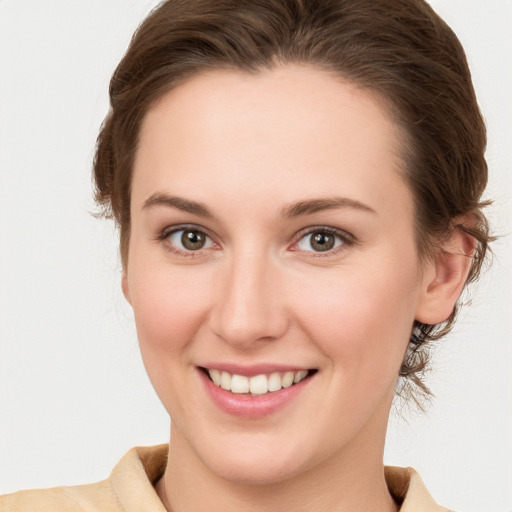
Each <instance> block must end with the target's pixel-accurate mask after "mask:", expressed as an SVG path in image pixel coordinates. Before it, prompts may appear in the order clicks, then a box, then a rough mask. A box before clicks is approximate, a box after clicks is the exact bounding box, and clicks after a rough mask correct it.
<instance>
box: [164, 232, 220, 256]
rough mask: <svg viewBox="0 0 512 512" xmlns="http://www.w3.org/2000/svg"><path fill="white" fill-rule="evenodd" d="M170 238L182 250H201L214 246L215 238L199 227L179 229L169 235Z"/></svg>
mask: <svg viewBox="0 0 512 512" xmlns="http://www.w3.org/2000/svg"><path fill="white" fill-rule="evenodd" d="M168 240H169V242H170V244H171V245H173V246H174V247H176V248H177V249H178V250H180V251H199V250H201V249H209V248H210V247H212V246H213V240H212V239H211V238H210V237H209V236H208V235H207V234H205V233H203V232H202V231H199V230H198V229H190V228H189V229H178V230H177V231H173V232H172V233H171V234H170V235H169V236H168Z"/></svg>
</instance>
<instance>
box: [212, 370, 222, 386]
mask: <svg viewBox="0 0 512 512" xmlns="http://www.w3.org/2000/svg"><path fill="white" fill-rule="evenodd" d="M210 377H211V379H212V380H213V382H214V383H215V385H216V386H220V372H219V370H210Z"/></svg>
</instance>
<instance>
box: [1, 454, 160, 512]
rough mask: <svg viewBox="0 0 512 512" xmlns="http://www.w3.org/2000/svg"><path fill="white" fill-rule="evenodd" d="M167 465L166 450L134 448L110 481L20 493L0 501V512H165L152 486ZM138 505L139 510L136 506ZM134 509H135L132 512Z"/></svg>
mask: <svg viewBox="0 0 512 512" xmlns="http://www.w3.org/2000/svg"><path fill="white" fill-rule="evenodd" d="M166 461H167V446H166V445H160V446H154V447H144V448H133V449H132V450H130V451H129V452H128V453H127V454H126V455H125V456H124V457H123V458H122V459H121V461H120V462H119V463H118V464H117V465H116V466H115V468H114V469H113V470H112V473H111V474H110V476H109V478H107V479H106V480H103V481H101V482H98V483H94V484H88V485H77V486H69V487H54V488H51V489H35V490H28V491H19V492H16V493H13V494H6V495H4V496H1V497H0V510H1V511H2V512H28V511H30V512H33V511H37V512H85V511H87V512H93V511H94V512H96V511H97V512H103V511H109V512H124V511H125V510H127V508H126V507H125V504H129V506H130V509H132V510H136V509H138V510H143V509H146V507H148V506H149V508H148V510H154V511H155V512H158V511H161V510H165V509H163V505H162V503H161V502H160V500H159V498H158V496H157V494H156V492H155V490H154V488H153V484H154V483H155V482H156V480H158V478H160V476H161V474H162V473H163V470H164V469H165V464H166ZM137 504H139V505H140V506H137ZM133 505H135V506H136V507H137V508H136V509H133V508H132V507H133Z"/></svg>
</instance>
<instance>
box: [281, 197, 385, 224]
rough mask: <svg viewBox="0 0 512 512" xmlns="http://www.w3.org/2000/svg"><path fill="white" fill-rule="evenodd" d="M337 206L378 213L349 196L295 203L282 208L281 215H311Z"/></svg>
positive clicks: (288, 216)
mask: <svg viewBox="0 0 512 512" xmlns="http://www.w3.org/2000/svg"><path fill="white" fill-rule="evenodd" d="M336 208H354V209H356V210H360V211H363V212H368V213H374V214H377V212H376V211H375V210H374V209H373V208H371V207H370V206H368V205H366V204H364V203H361V202H360V201H357V200H355V199H350V198H348V197H326V198H319V199H309V200H305V201H299V202H298V203H294V204H292V205H290V206H287V207H286V208H285V209H284V210H282V212H281V216H282V217H283V218H284V219H289V218H292V217H299V216H301V215H311V214H313V213H317V212H320V211H323V210H334V209H336Z"/></svg>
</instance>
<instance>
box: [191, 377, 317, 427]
mask: <svg viewBox="0 0 512 512" xmlns="http://www.w3.org/2000/svg"><path fill="white" fill-rule="evenodd" d="M199 374H200V376H201V379H202V381H203V383H204V385H205V387H206V390H207V392H208V394H209V395H210V397H211V399H212V400H213V402H214V403H215V404H216V405H217V406H218V407H219V408H220V409H221V410H222V411H224V412H227V413H228V414H231V415H233V416H238V417H241V418H248V419H257V418H263V417H264V416H268V415H269V414H272V413H273V412H276V411H278V410H279V409H281V408H282V407H284V406H285V405H286V404H287V403H289V402H290V401H292V400H293V399H294V398H295V397H296V396H297V395H299V394H300V393H301V392H302V391H303V390H304V389H305V387H306V386H307V385H308V384H309V383H310V382H311V379H312V377H313V376H312V375H308V376H307V377H306V378H304V379H302V380H301V381H300V382H299V383H297V384H293V385H292V386H290V387H289V388H283V389H280V390H279V391H272V392H270V393H265V394H264V395H245V394H244V395H242V394H237V393H231V391H226V390H225V389H222V388H221V387H219V386H216V385H215V384H214V383H213V382H212V381H211V380H210V379H209V378H208V377H207V376H206V374H205V373H204V372H203V371H202V370H199Z"/></svg>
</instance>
